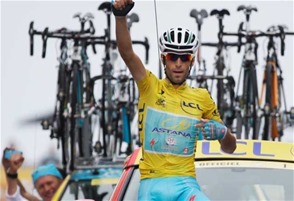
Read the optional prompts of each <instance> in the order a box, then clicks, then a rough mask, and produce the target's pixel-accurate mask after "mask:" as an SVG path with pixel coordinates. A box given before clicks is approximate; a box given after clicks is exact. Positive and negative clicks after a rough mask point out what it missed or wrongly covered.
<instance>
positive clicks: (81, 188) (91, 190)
mask: <svg viewBox="0 0 294 201" xmlns="http://www.w3.org/2000/svg"><path fill="white" fill-rule="evenodd" d="M114 187H115V184H103V185H95V184H93V182H92V181H91V180H86V181H71V182H70V183H69V185H68V186H67V187H66V190H65V192H64V193H63V195H62V199H61V200H78V199H94V200H95V201H106V200H109V198H110V195H111V193H112V191H113V189H114Z"/></svg>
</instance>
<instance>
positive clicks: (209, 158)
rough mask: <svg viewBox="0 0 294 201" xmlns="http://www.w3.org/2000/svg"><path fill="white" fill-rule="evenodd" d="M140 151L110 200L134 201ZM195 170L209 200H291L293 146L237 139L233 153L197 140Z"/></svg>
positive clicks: (292, 191) (293, 186)
mask: <svg viewBox="0 0 294 201" xmlns="http://www.w3.org/2000/svg"><path fill="white" fill-rule="evenodd" d="M141 157H142V153H141V149H137V150H135V151H134V152H133V154H132V155H131V156H130V158H129V160H128V162H127V163H126V165H125V167H124V170H123V173H122V175H121V177H120V179H119V181H118V183H117V185H116V187H115V189H114V191H113V193H112V195H111V196H110V200H113V201H120V200H128V201H131V200H137V196H138V188H139V183H140V172H139V165H138V164H139V160H140V159H141ZM195 167H196V168H195V171H196V175H197V179H198V182H199V184H200V186H201V189H202V191H203V192H204V193H205V194H206V195H207V196H208V197H209V199H210V200H235V201H236V200H263V201H264V200H275V201H276V200H279V201H282V200H294V182H293V179H294V178H293V175H294V144H292V143H286V142H274V141H261V140H237V148H236V150H235V152H234V153H233V154H227V153H224V152H222V151H221V149H220V145H219V143H218V142H217V141H199V142H198V143H197V149H196V154H195Z"/></svg>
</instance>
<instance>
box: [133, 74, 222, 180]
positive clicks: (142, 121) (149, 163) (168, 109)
mask: <svg viewBox="0 0 294 201" xmlns="http://www.w3.org/2000/svg"><path fill="white" fill-rule="evenodd" d="M146 74H147V75H146V77H145V78H144V79H143V80H140V81H137V85H138V89H139V93H140V98H139V103H138V110H139V118H138V121H139V122H138V123H139V135H140V142H141V146H142V159H141V161H140V163H139V169H140V173H141V179H145V178H158V177H169V176H194V177H196V174H195V166H194V153H195V150H196V142H197V133H196V129H195V124H197V122H199V120H200V119H201V118H204V119H214V120H216V121H221V119H220V115H219V112H218V110H217V106H216V104H215V102H214V101H213V99H212V97H211V96H210V94H209V92H208V91H207V89H203V88H191V87H190V86H189V85H187V84H186V83H184V84H182V85H181V86H179V87H178V88H174V87H173V85H172V84H170V83H169V82H167V80H165V79H162V80H160V79H158V78H157V77H156V76H155V75H154V74H152V73H151V72H150V71H149V70H146Z"/></svg>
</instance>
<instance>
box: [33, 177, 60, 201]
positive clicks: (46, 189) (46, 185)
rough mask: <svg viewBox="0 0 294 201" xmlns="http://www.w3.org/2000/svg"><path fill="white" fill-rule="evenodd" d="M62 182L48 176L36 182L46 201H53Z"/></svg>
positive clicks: (40, 193) (37, 188)
mask: <svg viewBox="0 0 294 201" xmlns="http://www.w3.org/2000/svg"><path fill="white" fill-rule="evenodd" d="M61 182H62V180H61V179H58V178H57V177H55V176H51V175H48V176H43V177H40V178H39V179H38V180H37V181H36V183H35V187H36V190H37V191H38V193H39V195H40V196H41V198H42V199H43V200H44V201H51V200H52V198H53V196H54V194H55V192H56V191H57V189H58V187H59V186H60V184H61Z"/></svg>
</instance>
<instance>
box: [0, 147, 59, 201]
mask: <svg viewBox="0 0 294 201" xmlns="http://www.w3.org/2000/svg"><path fill="white" fill-rule="evenodd" d="M6 149H8V148H6ZM9 149H10V148H9ZM4 152H5V150H4ZM4 155H5V154H4V153H3V157H2V165H3V167H4V170H5V172H6V181H7V192H6V200H7V201H22V200H30V201H37V200H39V198H37V197H36V196H34V195H32V194H30V193H28V192H26V190H25V188H24V187H23V186H22V184H21V182H20V181H19V179H18V175H17V172H18V170H19V169H20V167H21V166H22V164H23V162H24V157H23V155H22V154H21V153H15V154H13V155H11V157H10V158H9V159H7V158H5V157H4ZM63 176H64V175H63V174H61V172H60V171H59V170H58V168H57V167H56V166H55V165H53V164H46V165H41V166H39V167H38V168H37V169H36V170H34V172H33V173H32V179H33V183H34V187H35V188H36V190H37V192H38V193H39V195H40V197H41V198H42V200H43V201H51V200H52V197H53V195H54V193H55V192H56V191H57V189H58V187H59V186H60V184H61V183H62V181H63Z"/></svg>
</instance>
